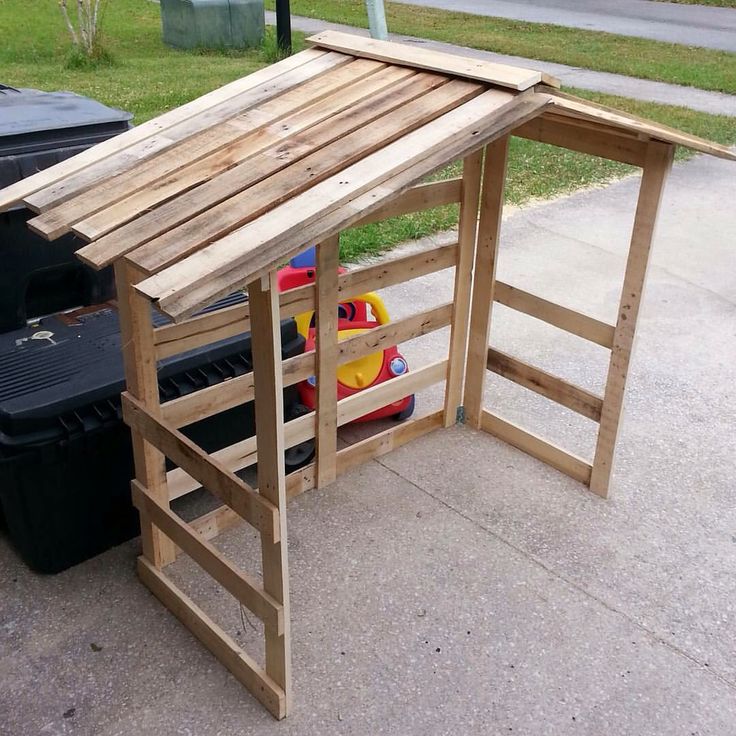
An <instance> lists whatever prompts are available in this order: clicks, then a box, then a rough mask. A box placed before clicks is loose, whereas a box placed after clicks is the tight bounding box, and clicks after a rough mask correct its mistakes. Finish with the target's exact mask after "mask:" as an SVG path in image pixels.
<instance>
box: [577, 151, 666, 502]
mask: <svg viewBox="0 0 736 736" xmlns="http://www.w3.org/2000/svg"><path fill="white" fill-rule="evenodd" d="M674 154H675V146H674V145H672V144H671V143H662V142H659V141H654V140H652V141H650V142H649V143H648V145H647V151H646V157H645V161H644V167H643V173H642V179H641V185H640V188H639V199H638V202H637V207H636V215H635V217H634V226H633V230H632V235H631V242H630V245H629V254H628V258H627V262H626V271H625V274H624V282H623V288H622V289H621V299H620V302H619V308H618V316H617V319H616V328H615V332H614V337H613V347H612V349H611V357H610V361H609V366H608V377H607V379H606V388H605V392H604V394H603V405H602V409H601V419H600V429H599V432H598V440H597V443H596V449H595V456H594V459H593V468H592V472H591V477H590V489H591V491H593V492H594V493H597V494H598V495H599V496H602V497H603V498H606V497H607V496H608V489H609V484H610V480H611V473H612V471H613V461H614V452H615V449H616V441H617V438H618V432H619V429H620V426H621V420H622V413H623V406H624V394H625V391H626V380H627V378H628V374H629V366H630V363H631V357H632V354H633V349H634V338H635V336H636V324H637V320H638V317H639V308H640V307H641V302H642V298H643V296H644V285H645V282H646V277H647V268H648V266H649V259H650V255H651V248H652V241H653V239H654V235H655V230H656V225H657V216H658V214H659V210H660V206H661V203H662V196H663V193H664V186H665V183H666V181H667V177H668V175H669V172H670V170H671V168H672V162H673V159H674Z"/></svg>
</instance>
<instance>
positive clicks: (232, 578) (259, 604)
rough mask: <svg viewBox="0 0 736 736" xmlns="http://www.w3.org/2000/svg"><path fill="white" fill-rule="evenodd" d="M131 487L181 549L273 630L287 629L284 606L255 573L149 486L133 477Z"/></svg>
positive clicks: (135, 497)
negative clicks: (225, 553) (238, 563)
mask: <svg viewBox="0 0 736 736" xmlns="http://www.w3.org/2000/svg"><path fill="white" fill-rule="evenodd" d="M131 491H132V494H133V505H134V506H135V507H136V508H137V509H138V510H139V511H141V512H143V513H144V514H146V516H148V517H149V518H150V519H151V521H153V523H154V524H156V526H157V527H159V528H160V529H161V531H163V533H164V534H166V536H167V537H168V538H169V539H171V541H172V542H174V544H176V546H177V547H179V549H182V550H184V552H186V553H187V554H188V555H189V556H190V557H191V558H192V559H193V560H194V561H195V562H196V563H197V564H198V565H199V566H200V567H201V568H202V569H203V570H204V571H205V572H207V573H208V574H209V575H211V576H212V577H213V578H214V579H215V580H217V582H218V583H220V585H222V587H223V588H225V589H226V590H227V591H228V593H230V594H231V595H232V596H233V597H234V598H236V599H237V600H238V601H239V602H240V603H242V604H243V605H244V606H246V607H247V608H248V610H250V611H252V612H253V613H254V614H255V615H256V616H258V618H259V619H261V621H263V623H264V625H265V626H267V627H269V628H271V629H273V630H274V631H283V630H284V610H283V606H281V604H280V603H279V602H278V601H277V600H275V599H274V598H273V597H272V596H270V595H269V594H268V593H267V592H266V591H265V590H264V589H263V588H262V587H261V586H260V584H259V583H258V581H257V580H256V579H255V578H254V577H252V576H250V575H249V574H248V573H246V572H244V571H242V570H239V569H238V568H237V567H236V566H235V565H233V564H232V563H231V562H229V561H228V560H227V559H226V558H225V557H223V555H221V554H220V552H218V550H216V549H215V548H214V547H213V546H212V545H211V544H208V543H207V542H206V541H204V540H202V539H201V538H200V537H199V535H198V534H197V533H196V531H195V530H194V529H192V528H191V527H190V526H189V525H188V524H187V523H186V522H185V521H183V520H182V519H180V518H179V517H178V516H177V515H176V514H175V513H174V512H173V511H171V509H168V508H165V507H163V506H161V505H160V504H159V503H157V501H156V499H155V498H153V496H151V494H150V493H149V491H148V489H147V488H146V487H145V486H143V485H142V484H141V483H139V482H138V481H137V480H133V481H131Z"/></svg>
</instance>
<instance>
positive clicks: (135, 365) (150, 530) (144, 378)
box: [115, 262, 175, 568]
mask: <svg viewBox="0 0 736 736" xmlns="http://www.w3.org/2000/svg"><path fill="white" fill-rule="evenodd" d="M139 278H140V274H139V273H136V271H135V270H134V269H132V268H130V267H129V266H128V265H127V264H125V263H122V262H120V263H116V264H115V283H116V287H117V293H118V299H119V301H118V316H119V318H120V338H121V346H122V351H123V364H124V366H125V381H126V384H127V388H128V391H129V392H130V393H131V394H132V395H133V396H135V397H136V398H137V399H138V400H139V401H140V402H141V403H142V404H144V405H145V407H146V410H147V411H148V412H150V413H151V414H156V415H158V414H159V413H160V411H161V404H160V399H159V388H158V374H157V369H156V350H155V345H154V337H153V323H152V321H151V305H150V304H149V303H148V301H147V300H146V299H142V298H141V296H140V294H138V293H136V292H135V291H134V290H133V286H132V285H133V283H134V282H135V281H136V280H138V279H139ZM130 436H131V441H132V446H133V459H134V463H135V477H136V478H137V479H138V480H139V481H140V482H141V483H143V484H144V485H145V486H146V487H147V488H148V489H149V490H150V492H151V493H152V494H153V495H154V496H155V497H156V499H157V500H158V501H159V502H160V503H161V504H162V505H163V504H166V503H168V499H169V490H168V488H167V485H166V471H165V459H164V456H163V455H162V454H161V452H159V450H158V449H157V448H156V447H155V446H154V445H152V444H151V443H150V442H148V441H147V440H146V438H145V437H144V436H143V435H142V434H141V432H138V431H136V430H135V429H131V433H130ZM141 543H142V546H143V554H144V555H145V557H146V558H147V559H148V560H150V562H151V564H153V565H154V566H155V567H157V568H158V567H164V566H165V565H168V564H169V563H170V562H173V560H174V557H175V551H174V546H173V544H172V543H171V540H169V539H168V538H167V537H166V536H164V535H163V534H161V532H160V530H158V529H157V528H156V526H155V525H154V524H153V523H152V522H151V520H150V519H148V518H147V517H146V515H145V514H142V515H141Z"/></svg>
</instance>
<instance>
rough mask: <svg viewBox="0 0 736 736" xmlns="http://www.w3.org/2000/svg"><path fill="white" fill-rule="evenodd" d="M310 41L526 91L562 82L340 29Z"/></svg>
mask: <svg viewBox="0 0 736 736" xmlns="http://www.w3.org/2000/svg"><path fill="white" fill-rule="evenodd" d="M307 41H308V42H309V43H311V44H313V45H315V46H318V47H320V48H325V49H332V50H334V51H342V52H344V53H348V54H353V55H354V56H363V57H365V58H368V59H377V60H379V61H387V62H390V63H391V64H404V65H407V66H412V67H416V68H417V69H431V70H432V71H437V72H443V73H446V74H452V75H455V76H459V77H467V78H468V79H477V80H480V81H481V82H489V83H490V84H496V85H499V86H501V87H508V88H510V89H518V90H524V89H528V88H529V87H532V86H533V85H535V84H537V83H539V82H544V83H545V84H548V85H550V86H553V87H559V86H560V83H559V82H558V81H557V80H556V79H555V78H554V77H552V76H550V75H548V74H545V73H543V72H539V71H534V70H532V69H523V68H521V67H516V66H509V65H507V64H496V63H494V62H491V61H485V60H483V59H471V58H467V57H463V56H457V55H456V54H446V53H443V52H441V51H435V50H433V49H424V48H421V47H418V46H415V45H411V46H409V45H408V44H401V43H393V42H391V41H379V40H376V39H373V38H364V37H363V36H354V35H352V34H349V33H341V32H339V31H323V32H322V33H318V34H317V35H316V36H310V37H309V38H308V39H307Z"/></svg>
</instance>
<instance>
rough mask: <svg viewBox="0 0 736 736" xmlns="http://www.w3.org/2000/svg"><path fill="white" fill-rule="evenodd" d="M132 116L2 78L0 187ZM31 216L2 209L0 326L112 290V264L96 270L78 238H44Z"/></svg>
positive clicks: (95, 299) (111, 132)
mask: <svg viewBox="0 0 736 736" xmlns="http://www.w3.org/2000/svg"><path fill="white" fill-rule="evenodd" d="M131 117H132V115H131V114H130V113H127V112H122V111H120V110H114V109H112V108H109V107H106V106H105V105H102V104H101V103H99V102H96V101H95V100H90V99H88V98H86V97H81V96H79V95H75V94H73V93H71V92H39V91H38V90H34V89H20V90H17V89H13V88H12V87H3V86H2V85H0V189H2V188H3V187H7V186H9V185H10V184H14V183H15V182H16V181H19V180H20V179H23V178H25V177H27V176H30V175H31V174H35V173H36V172H37V171H40V170H41V169H45V168H47V167H49V166H52V165H53V164H56V163H58V162H59V161H62V160H64V159H66V158H69V157H70V156H74V155H75V154H77V153H80V152H81V151H83V150H85V149H86V148H89V147H90V146H92V145H94V144H95V143H100V142H101V141H104V140H105V139H107V138H111V137H112V136H115V135H118V134H119V133H123V132H125V131H126V130H128V128H129V127H130V119H131ZM33 216H34V213H32V212H30V211H29V210H28V209H26V208H25V207H16V208H15V209H11V210H10V211H8V212H0V254H1V255H2V264H3V267H2V271H0V332H7V331H8V330H14V329H17V328H20V327H23V325H25V323H26V320H27V319H29V318H32V317H37V316H40V315H45V314H53V313H54V312H59V311H61V310H63V309H70V308H72V307H77V306H80V305H88V304H97V303H100V302H103V301H105V300H107V299H110V298H112V296H113V294H114V282H113V275H112V270H111V269H109V268H108V269H105V270H103V271H100V272H96V271H94V270H93V269H91V268H89V267H88V266H85V265H84V264H83V263H81V262H80V261H79V260H78V259H76V258H75V257H74V251H76V250H78V249H79V248H81V247H82V245H83V242H82V241H81V240H79V239H78V238H76V237H75V236H73V235H66V236H64V237H63V238H60V239H59V240H57V241H55V242H54V243H53V244H52V243H49V242H47V241H46V240H44V239H43V238H42V237H40V236H38V235H36V234H35V233H33V232H31V231H30V230H29V229H28V227H27V225H26V222H27V221H28V220H29V219H30V218H31V217H33Z"/></svg>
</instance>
